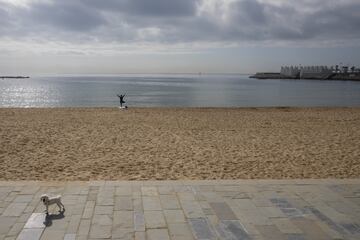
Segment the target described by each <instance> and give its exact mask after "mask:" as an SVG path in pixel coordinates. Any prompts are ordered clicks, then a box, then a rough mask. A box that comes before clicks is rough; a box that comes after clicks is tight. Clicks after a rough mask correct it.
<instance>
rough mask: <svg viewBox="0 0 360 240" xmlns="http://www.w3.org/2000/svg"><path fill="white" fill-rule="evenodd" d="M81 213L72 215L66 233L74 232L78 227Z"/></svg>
mask: <svg viewBox="0 0 360 240" xmlns="http://www.w3.org/2000/svg"><path fill="white" fill-rule="evenodd" d="M80 220H81V215H72V216H71V218H70V222H69V224H68V227H67V229H66V233H67V235H71V234H75V233H76V232H77V230H78V228H79V225H80Z"/></svg>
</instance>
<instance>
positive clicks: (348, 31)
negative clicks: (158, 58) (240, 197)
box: [0, 0, 360, 44]
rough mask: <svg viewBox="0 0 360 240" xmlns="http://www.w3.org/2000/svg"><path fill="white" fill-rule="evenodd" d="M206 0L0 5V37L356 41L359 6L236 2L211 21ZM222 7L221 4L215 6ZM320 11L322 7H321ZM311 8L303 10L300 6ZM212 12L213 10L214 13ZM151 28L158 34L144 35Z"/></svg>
mask: <svg viewBox="0 0 360 240" xmlns="http://www.w3.org/2000/svg"><path fill="white" fill-rule="evenodd" d="M202 1H206V0H173V1H169V0H106V1H99V0H71V1H70V0H64V1H53V2H51V3H48V2H35V3H31V4H30V5H29V8H19V7H15V6H10V5H9V6H6V8H1V7H0V19H1V26H0V30H1V33H0V36H8V37H12V38H17V39H20V38H24V37H27V36H29V35H30V36H31V35H34V34H35V35H36V36H37V37H39V38H41V37H43V39H44V40H46V39H51V40H52V41H57V40H59V41H66V42H77V43H81V42H91V41H100V42H120V43H122V42H127V43H136V42H138V41H147V42H157V43H166V44H171V43H188V42H195V41H196V42H230V43H241V42H249V41H250V42H253V41H256V42H261V41H279V40H280V41H282V40H285V41H289V42H291V41H295V42H298V41H313V42H316V41H319V40H323V39H325V40H326V39H331V40H340V41H341V40H353V41H356V40H359V38H360V28H359V27H358V26H359V25H360V14H359V12H360V3H358V1H357V0H353V1H351V0H347V1H346V3H337V4H334V2H332V1H326V0H312V1H309V0H301V1H299V0H289V1H284V2H282V3H281V4H274V3H273V2H272V1H268V2H259V1H258V0H238V1H235V2H233V3H231V5H230V8H229V11H228V12H226V14H227V20H226V21H225V22H224V20H223V19H222V18H221V16H220V15H221V14H219V15H217V14H216V13H215V14H212V13H209V12H202V13H201V14H199V13H197V10H198V6H199V4H201V2H202ZM219 4H220V2H219ZM320 6H321V7H320ZM305 7H306V8H307V9H312V11H304V10H303V8H305ZM217 10H218V9H217ZM149 29H156V33H154V34H149V32H150V33H151V31H149Z"/></svg>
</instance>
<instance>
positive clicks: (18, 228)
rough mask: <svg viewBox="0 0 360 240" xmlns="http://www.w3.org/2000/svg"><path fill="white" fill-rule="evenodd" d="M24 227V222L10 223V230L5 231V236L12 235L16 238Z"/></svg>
mask: <svg viewBox="0 0 360 240" xmlns="http://www.w3.org/2000/svg"><path fill="white" fill-rule="evenodd" d="M23 228H24V223H15V224H14V225H12V227H11V229H10V231H9V232H8V233H7V236H14V237H15V238H16V236H17V235H19V233H20V232H21V230H22V229H23Z"/></svg>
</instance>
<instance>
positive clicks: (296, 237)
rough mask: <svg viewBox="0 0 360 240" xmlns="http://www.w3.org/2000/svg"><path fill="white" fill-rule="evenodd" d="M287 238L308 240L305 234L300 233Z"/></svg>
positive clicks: (287, 235)
mask: <svg viewBox="0 0 360 240" xmlns="http://www.w3.org/2000/svg"><path fill="white" fill-rule="evenodd" d="M286 237H287V240H307V238H306V236H305V235H304V234H298V233H291V234H286ZM340 239H341V238H340Z"/></svg>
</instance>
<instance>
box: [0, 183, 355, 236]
mask: <svg viewBox="0 0 360 240" xmlns="http://www.w3.org/2000/svg"><path fill="white" fill-rule="evenodd" d="M43 193H48V194H50V195H57V194H61V195H62V199H63V203H64V204H65V208H66V211H65V212H63V213H61V212H58V208H57V206H56V205H52V206H50V208H49V210H50V213H51V214H50V215H49V216H46V215H45V214H44V212H43V211H44V209H45V207H44V205H43V204H42V203H41V202H40V200H39V199H40V196H41V194H43ZM0 239H7V240H10V239H27V240H28V239H30V240H31V239H36V240H39V239H41V240H42V239H61V240H64V239H65V240H73V239H138V240H143V239H156V240H161V239H171V240H193V239H194V240H196V239H208V240H209V239H231V240H233V239H235V240H237V239H249V240H250V239H252V240H260V239H287V240H304V239H306V240H310V239H344V240H353V239H360V179H351V180H348V179H345V180H337V179H319V180H316V179H311V180H301V179H296V180H219V181H217V180H213V181H211V180H206V181H90V182H31V181H30V182H25V181H9V182H6V181H1V182H0Z"/></svg>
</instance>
